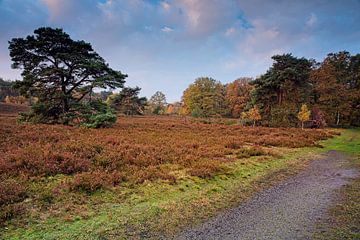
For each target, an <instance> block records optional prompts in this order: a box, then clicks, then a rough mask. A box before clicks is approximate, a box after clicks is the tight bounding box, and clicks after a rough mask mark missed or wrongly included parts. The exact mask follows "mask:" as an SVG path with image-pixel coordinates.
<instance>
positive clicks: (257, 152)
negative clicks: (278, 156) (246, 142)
mask: <svg viewBox="0 0 360 240" xmlns="http://www.w3.org/2000/svg"><path fill="white" fill-rule="evenodd" d="M263 155H269V152H267V151H265V150H264V149H262V148H260V147H249V148H241V149H239V151H238V152H237V153H236V157H237V158H249V157H255V156H263Z"/></svg>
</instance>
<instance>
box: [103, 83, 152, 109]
mask: <svg viewBox="0 0 360 240" xmlns="http://www.w3.org/2000/svg"><path fill="white" fill-rule="evenodd" d="M140 90H141V88H139V87H135V88H130V87H125V88H123V89H122V90H121V92H119V93H117V94H112V95H110V96H109V97H108V99H107V101H106V102H107V104H109V105H110V106H111V107H112V108H114V109H116V111H117V112H119V113H123V114H126V115H137V114H143V113H144V109H145V106H146V102H147V99H146V98H145V97H139V93H140Z"/></svg>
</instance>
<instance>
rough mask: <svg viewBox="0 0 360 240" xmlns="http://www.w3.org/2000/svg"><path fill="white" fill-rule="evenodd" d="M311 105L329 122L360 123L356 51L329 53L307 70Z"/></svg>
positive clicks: (359, 75)
mask: <svg viewBox="0 0 360 240" xmlns="http://www.w3.org/2000/svg"><path fill="white" fill-rule="evenodd" d="M311 80H312V82H313V85H314V97H315V102H314V103H315V106H317V108H319V109H321V110H322V112H323V113H324V114H325V118H326V121H327V122H328V123H329V124H330V125H334V126H340V125H343V126H344V125H354V126H360V120H359V119H360V54H358V55H355V56H351V55H350V53H348V52H339V53H331V54H328V56H327V57H326V58H325V59H324V61H323V62H322V63H320V65H319V67H318V68H316V69H315V70H314V71H313V72H312V74H311Z"/></svg>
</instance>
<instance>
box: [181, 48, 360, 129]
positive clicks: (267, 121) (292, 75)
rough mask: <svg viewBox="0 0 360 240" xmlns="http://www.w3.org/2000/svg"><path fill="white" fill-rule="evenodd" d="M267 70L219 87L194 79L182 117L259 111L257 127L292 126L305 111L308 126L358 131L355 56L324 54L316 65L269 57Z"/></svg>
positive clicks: (359, 76)
mask: <svg viewBox="0 0 360 240" xmlns="http://www.w3.org/2000/svg"><path fill="white" fill-rule="evenodd" d="M272 59H273V60H274V63H273V65H272V66H271V67H270V68H269V69H268V70H267V72H266V73H265V74H263V75H261V76H260V77H258V78H256V79H249V78H240V79H238V80H235V81H234V82H232V83H230V84H225V85H224V84H221V83H220V82H219V81H216V80H214V79H212V78H207V77H202V78H198V79H196V81H195V82H194V83H193V84H191V85H190V86H189V87H188V88H187V89H186V90H185V91H184V94H183V97H182V101H183V104H184V106H183V107H184V112H185V113H186V114H188V115H192V116H195V117H214V116H223V117H234V118H239V117H240V118H241V117H242V116H245V117H243V119H244V120H247V119H248V120H249V118H246V116H247V114H248V113H249V111H254V109H256V110H258V111H259V114H260V115H261V117H260V118H259V117H258V118H257V120H260V121H261V124H262V125H263V126H274V127H279V126H284V127H287V126H298V125H299V117H298V115H299V112H300V109H301V107H302V106H303V105H304V104H305V105H306V106H307V108H309V109H310V111H311V115H310V118H309V121H307V123H306V124H307V125H309V126H318V127H319V126H324V125H326V124H327V125H330V126H360V54H357V55H351V54H350V53H348V52H339V53H331V54H328V55H327V57H326V58H325V59H324V60H323V61H322V62H315V61H314V60H311V59H306V58H297V57H294V56H292V55H291V54H284V55H276V56H273V57H272Z"/></svg>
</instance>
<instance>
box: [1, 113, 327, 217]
mask: <svg viewBox="0 0 360 240" xmlns="http://www.w3.org/2000/svg"><path fill="white" fill-rule="evenodd" d="M2 109H3V108H2ZM332 134H333V133H331V132H330V131H328V130H304V131H301V130H300V129H286V128H279V129H273V128H261V127H257V128H251V127H242V126H239V125H232V126H227V125H224V124H216V123H213V124H204V123H201V122H198V121H194V120H190V121H187V122H184V121H183V119H182V118H177V117H131V118H120V119H119V121H118V122H117V124H116V125H115V126H114V128H111V129H101V130H98V129H86V128H74V127H68V126H62V125H45V124H39V125H30V124H16V119H15V118H13V117H2V118H0V139H1V140H0V180H1V182H2V184H1V186H0V205H2V206H10V205H11V206H12V205H13V206H14V208H15V207H16V206H18V204H19V203H21V201H23V200H24V198H26V196H30V197H34V196H31V195H34V193H31V192H27V190H26V189H27V185H28V184H31V182H33V181H35V182H37V181H42V179H49V178H53V177H56V176H62V177H63V178H64V181H62V182H61V183H58V184H57V185H56V184H55V185H54V188H53V189H50V191H49V192H50V193H49V195H52V194H53V192H54V191H57V192H58V193H59V192H62V191H65V193H66V191H75V192H86V193H88V194H91V193H92V192H94V191H97V190H100V189H110V188H112V187H115V186H119V185H120V186H121V185H122V184H123V183H126V184H142V183H144V182H146V181H156V180H161V181H167V182H169V183H174V182H176V180H177V178H178V176H179V172H183V174H188V176H198V177H200V178H211V177H213V176H214V175H216V174H218V173H220V172H221V173H224V172H226V164H227V161H226V159H233V160H236V159H239V158H247V157H251V156H260V155H272V152H271V151H269V150H266V148H269V147H270V148H271V147H272V146H279V147H291V148H294V147H304V146H316V142H317V141H318V140H321V139H326V138H328V137H330V136H331V135H332ZM229 156H230V157H229ZM224 159H225V160H224ZM230 162H231V161H230ZM180 175H181V174H180ZM9 184H10V185H11V188H10V187H9ZM59 189H60V190H61V191H59ZM9 191H11V192H9ZM40 195H41V194H40ZM41 196H42V195H41ZM41 196H40V198H41ZM35 198H36V197H35ZM46 198H48V197H46ZM50 198H52V196H50ZM14 208H9V209H8V212H7V213H5V212H3V214H4V215H6V216H2V218H3V220H4V219H8V218H10V217H11V216H12V215H13V213H14ZM4 209H5V208H4Z"/></svg>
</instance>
